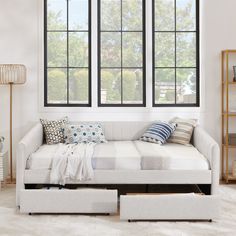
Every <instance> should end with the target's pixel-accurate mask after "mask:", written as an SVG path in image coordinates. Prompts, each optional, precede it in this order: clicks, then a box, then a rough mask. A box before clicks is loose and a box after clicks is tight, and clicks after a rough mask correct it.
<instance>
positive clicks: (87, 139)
mask: <svg viewBox="0 0 236 236" xmlns="http://www.w3.org/2000/svg"><path fill="white" fill-rule="evenodd" d="M64 139H65V143H66V144H72V143H91V142H93V143H106V142H107V141H106V139H105V135H104V132H103V129H102V125H101V124H99V123H80V124H69V125H66V126H64Z"/></svg>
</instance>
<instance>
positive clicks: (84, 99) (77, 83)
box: [69, 69, 88, 104]
mask: <svg viewBox="0 0 236 236" xmlns="http://www.w3.org/2000/svg"><path fill="white" fill-rule="evenodd" d="M69 85H70V96H69V99H70V103H72V104H73V103H77V104H87V103H88V70H87V69H70V70H69Z"/></svg>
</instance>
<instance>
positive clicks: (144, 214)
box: [120, 188, 220, 220]
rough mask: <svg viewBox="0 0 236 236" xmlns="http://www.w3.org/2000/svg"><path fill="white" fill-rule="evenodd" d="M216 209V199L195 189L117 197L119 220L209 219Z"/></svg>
mask: <svg viewBox="0 0 236 236" xmlns="http://www.w3.org/2000/svg"><path fill="white" fill-rule="evenodd" d="M219 209H220V200H219V198H218V197H217V196H213V195H204V194H203V193H202V192H201V191H200V189H199V188H192V189H190V191H189V192H183V193H181V192H178V193H175V192H173V193H172V192H171V193H161V192H157V193H150V194H139V193H137V194H135V193H132V194H128V195H122V196H120V219H122V220H213V219H217V218H218V217H219Z"/></svg>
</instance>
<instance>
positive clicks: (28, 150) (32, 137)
mask: <svg viewBox="0 0 236 236" xmlns="http://www.w3.org/2000/svg"><path fill="white" fill-rule="evenodd" d="M42 143H43V127H42V125H41V124H40V123H38V124H36V125H35V126H34V127H33V128H32V129H31V130H30V131H29V132H28V133H27V134H26V135H25V136H24V138H23V139H22V140H21V141H20V142H19V144H18V146H17V151H16V204H17V206H19V205H20V199H19V192H20V189H23V188H24V170H25V168H26V161H27V158H28V157H29V156H30V155H31V154H32V153H33V152H35V151H36V150H37V149H38V148H39V147H40V146H41V145H42Z"/></svg>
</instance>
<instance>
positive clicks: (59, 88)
mask: <svg viewBox="0 0 236 236" xmlns="http://www.w3.org/2000/svg"><path fill="white" fill-rule="evenodd" d="M47 91H48V97H47V101H48V103H54V104H60V103H66V102H67V73H66V69H48V90H47Z"/></svg>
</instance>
